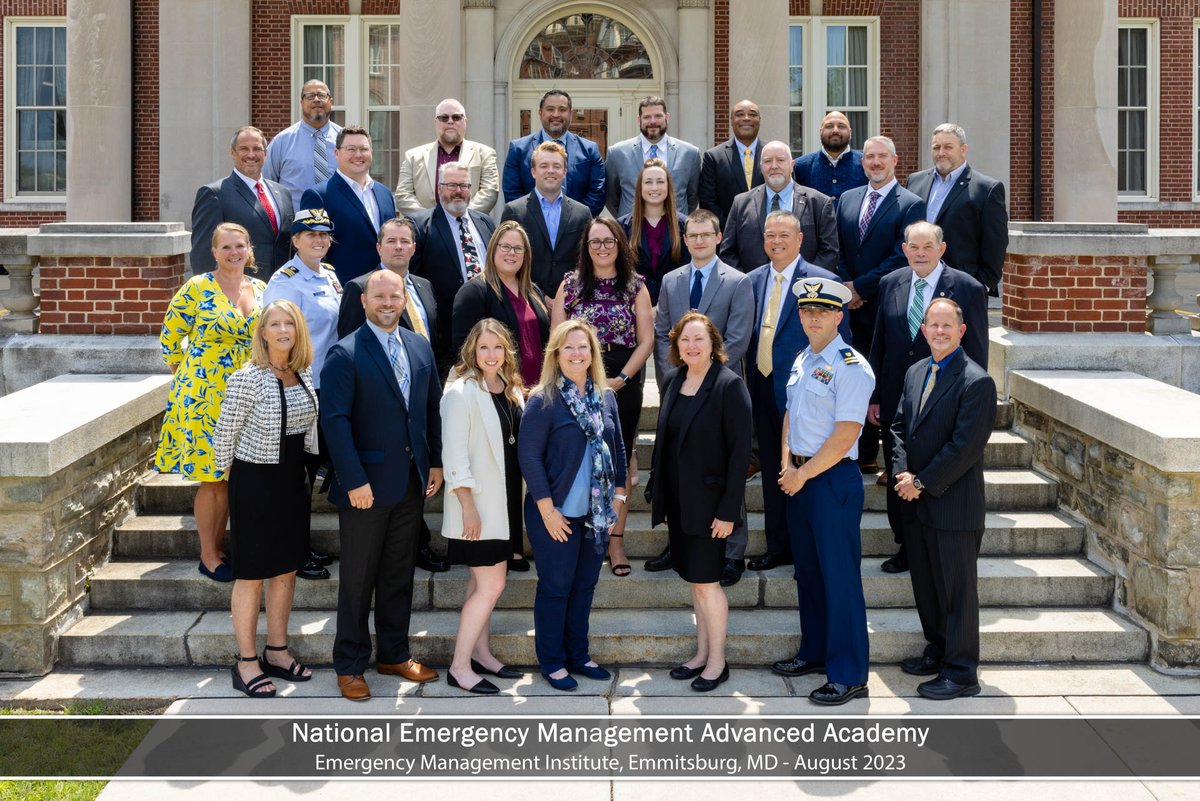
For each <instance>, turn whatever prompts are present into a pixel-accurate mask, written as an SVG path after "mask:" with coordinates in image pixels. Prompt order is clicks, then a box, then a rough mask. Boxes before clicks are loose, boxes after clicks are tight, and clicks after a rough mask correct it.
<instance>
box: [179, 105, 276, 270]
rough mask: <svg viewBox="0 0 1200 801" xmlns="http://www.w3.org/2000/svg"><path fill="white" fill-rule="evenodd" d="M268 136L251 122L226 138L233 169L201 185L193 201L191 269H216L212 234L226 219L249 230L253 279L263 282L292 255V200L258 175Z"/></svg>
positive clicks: (260, 174) (273, 183)
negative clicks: (219, 178)
mask: <svg viewBox="0 0 1200 801" xmlns="http://www.w3.org/2000/svg"><path fill="white" fill-rule="evenodd" d="M266 155H267V140H266V137H264V136H263V132H262V131H260V130H258V129H257V128H253V127H251V126H249V125H247V126H245V127H242V128H238V129H237V132H236V133H234V135H233V139H232V140H231V141H230V142H229V156H230V158H232V159H233V172H231V173H230V174H229V177H227V178H225V179H223V180H220V181H216V182H214V183H211V184H207V185H205V186H202V187H200V189H199V191H197V192H196V202H195V203H194V204H193V205H192V272H193V273H195V274H197V275H199V274H200V273H203V272H208V271H209V270H212V269H213V268H214V267H216V262H215V260H214V259H213V255H212V235H213V231H215V230H216V229H217V226H218V225H220V224H221V223H224V222H231V223H237V224H238V225H240V226H242V227H243V228H245V229H246V230H247V231H249V232H250V244H251V246H252V247H253V248H254V261H255V263H257V264H258V273H257V277H259V278H261V279H262V280H264V281H266V280H267V279H268V278H270V277H271V274H272V273H273V272H275V270H277V269H278V268H280V267H282V266H283V265H284V263H285V262H286V261H287V260H288V259H290V258H291V257H292V235H291V229H292V198H291V195H289V194H288V191H287V190H286V189H284V188H283V187H282V186H280V185H279V184H277V183H275V182H274V181H268V180H267V179H265V178H263V177H262V167H263V159H264V158H265V157H266Z"/></svg>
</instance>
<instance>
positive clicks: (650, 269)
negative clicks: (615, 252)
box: [617, 213, 692, 306]
mask: <svg viewBox="0 0 1200 801" xmlns="http://www.w3.org/2000/svg"><path fill="white" fill-rule="evenodd" d="M676 222H677V223H678V225H679V258H678V259H672V258H671V240H670V239H669V238H668V239H666V240H665V241H664V242H663V249H662V252H661V253H659V254H658V259H657V260H656V259H652V258H650V245H649V244H648V242H649V239H648V237H647V234H646V227H645V226H644V225H643V226H642V235H641V236H640V237H638V241H637V242H630V243H629V245H630V246H631V247H632V248H633V249H634V252H635V253H636V254H637V271H638V272H639V273H640V274H641V276H642V277H643V278H645V279H646V291H648V292H649V293H650V305H652V306H657V305H658V291H659V289H661V288H662V280H663V276H664V275H666V274H667V273H669V272H671V270H674V269H675V268H676V267H682V266H683V265H685V264H691V262H692V254H691V253H689V252H688V247H687V241H686V240H685V239H684V238H683V234H684V232H685V231H687V215H686V214H679V215H678V218H677V219H676ZM617 223H618V224H620V226H621V228H622V229H624V231H625V236H629V235H630V233H629V232H630V231H631V230H632V229H633V214H632V213H631V214H626V215H625V216H624V217H620V218H618V219H617Z"/></svg>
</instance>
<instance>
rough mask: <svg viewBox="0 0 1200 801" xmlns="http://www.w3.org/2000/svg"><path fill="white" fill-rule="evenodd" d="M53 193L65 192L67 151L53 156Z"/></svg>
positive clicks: (61, 151)
mask: <svg viewBox="0 0 1200 801" xmlns="http://www.w3.org/2000/svg"><path fill="white" fill-rule="evenodd" d="M54 191H55V192H66V191H67V151H65V150H60V151H58V152H57V153H55V154H54Z"/></svg>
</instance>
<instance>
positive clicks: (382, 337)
mask: <svg viewBox="0 0 1200 801" xmlns="http://www.w3.org/2000/svg"><path fill="white" fill-rule="evenodd" d="M366 322H367V325H368V326H369V327H370V329H371V331H372V332H373V333H374V334H375V336H376V338H378V339H379V344H380V345H381V346H383V352H384V353H387V341H388V340H389V339H396V340H399V339H400V333H399V331H400V326H396V330H395V331H393V332H392V333H390V334H389V333H388V332H387V331H384V330H383V329H382V328H380V327H379V326H377V325H375V323H373V322H371V321H370V320H367V321H366ZM401 344H404V343H403V342H401Z"/></svg>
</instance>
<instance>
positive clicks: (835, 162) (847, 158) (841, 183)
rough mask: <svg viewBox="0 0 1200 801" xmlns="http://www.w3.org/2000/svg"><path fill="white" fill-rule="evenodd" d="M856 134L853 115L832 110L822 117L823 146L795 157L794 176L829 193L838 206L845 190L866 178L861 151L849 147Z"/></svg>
mask: <svg viewBox="0 0 1200 801" xmlns="http://www.w3.org/2000/svg"><path fill="white" fill-rule="evenodd" d="M853 138H854V131H853V130H851V129H850V119H849V118H848V117H847V116H846V115H845V114H843V113H842V112H840V111H831V112H829V113H828V114H826V115H825V118H824V119H822V120H821V148H820V149H819V150H814V151H813V152H811V153H805V154H804V155H803V156H800V157H799V158H798V159H796V162H795V164H794V166H793V167H792V178H793V179H794V180H795V181H796V183H798V184H800V185H801V186H811V187H812V188H813V189H815V190H817V191H818V192H821V193H823V194H826V195H829V196H830V197H831V198H833V205H834V206H835V207H836V206H837V205H838V200H839V198H841V196H842V193H844V192H847V191H849V190H851V189H853V188H854V187H856V186H863V185H864V184H866V182H867V176H865V175H863V170H862V156H863V154H862V151H861V150H855V149H854V148H852V147H850V141H851V140H852V139H853Z"/></svg>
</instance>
